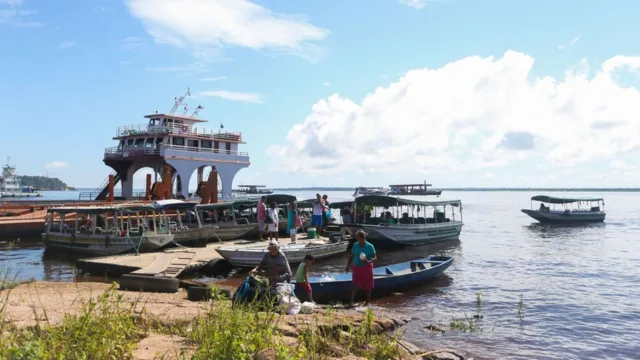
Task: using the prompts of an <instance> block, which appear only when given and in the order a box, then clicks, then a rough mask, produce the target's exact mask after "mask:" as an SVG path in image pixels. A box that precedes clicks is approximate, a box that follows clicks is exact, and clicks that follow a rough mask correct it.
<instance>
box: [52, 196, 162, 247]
mask: <svg viewBox="0 0 640 360" xmlns="http://www.w3.org/2000/svg"><path fill="white" fill-rule="evenodd" d="M141 213H142V214H141ZM161 222H162V219H161V216H160V215H159V214H158V213H157V212H156V211H155V210H154V208H153V207H150V206H146V205H141V206H139V208H133V207H127V206H106V207H105V206H91V207H59V208H49V209H48V210H47V217H46V219H45V232H44V233H42V240H43V241H44V243H45V245H46V246H47V247H48V248H57V249H62V250H67V251H72V252H79V253H85V254H91V255H96V256H107V255H115V254H121V253H125V252H131V251H135V252H143V251H155V250H159V249H161V248H163V247H165V246H167V245H169V244H171V243H172V241H173V238H174V235H173V234H171V232H170V231H169V230H168V229H167V228H166V227H162V226H158V224H160V223H161Z"/></svg>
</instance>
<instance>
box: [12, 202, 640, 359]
mask: <svg viewBox="0 0 640 360" xmlns="http://www.w3.org/2000/svg"><path fill="white" fill-rule="evenodd" d="M293 194H294V195H296V196H298V198H299V199H306V198H309V197H311V196H313V195H314V194H313V193H311V192H300V193H293ZM349 195H350V193H348V192H333V193H329V198H330V200H345V199H348V198H349ZM532 195H534V194H533V193H528V192H459V193H453V192H445V193H444V195H443V196H442V198H443V199H453V198H459V199H462V201H463V203H464V221H465V227H464V228H463V230H462V235H461V238H460V241H459V242H451V243H442V244H438V245H433V246H423V247H417V248H411V249H406V250H400V251H394V252H381V253H380V254H379V259H380V262H379V265H383V264H387V263H393V262H399V261H406V260H410V259H415V258H420V257H424V256H427V255H430V254H440V253H443V254H450V255H454V256H455V263H454V265H452V267H450V268H449V269H448V270H447V272H446V274H445V275H443V276H441V277H440V278H439V279H437V280H435V281H433V282H431V283H429V284H427V285H425V286H424V287H423V288H420V289H416V290H413V291H411V292H410V293H406V294H403V295H396V296H391V297H387V298H383V299H380V300H378V301H377V304H378V305H381V306H386V307H390V308H394V309H397V310H398V311H400V312H403V313H406V314H410V315H411V316H413V317H414V319H415V320H414V321H412V322H410V323H409V324H408V325H407V326H406V327H405V328H404V331H405V332H406V335H405V336H406V337H407V338H408V340H410V341H412V342H414V343H416V344H418V345H422V346H425V347H451V348H458V349H462V350H466V351H468V352H470V353H471V354H473V355H474V357H475V358H476V359H477V358H501V359H505V358H510V359H531V358H535V359H559V358H562V359H638V358H640V356H639V355H638V354H640V344H639V343H638V341H637V339H638V338H640V330H639V329H638V324H640V306H639V305H638V302H639V301H640V257H639V256H638V254H640V235H639V234H640V231H639V230H640V211H639V210H638V204H640V193H617V192H613V193H602V194H595V193H570V194H564V195H572V196H602V197H604V198H605V199H606V206H605V209H606V211H607V213H608V215H607V220H606V223H605V224H600V225H590V226H574V227H550V226H542V225H538V224H536V223H535V222H534V221H533V220H532V219H530V218H528V217H527V216H526V215H524V214H522V213H521V212H520V208H522V207H525V208H527V207H529V198H530V197H531V196H532ZM557 195H562V194H559V193H558V194H557ZM49 196H59V197H60V196H65V197H68V198H74V197H75V196H77V195H75V194H73V193H69V192H67V193H61V194H49ZM0 240H8V239H0ZM0 260H1V261H2V263H3V264H8V265H9V266H11V268H12V269H19V273H18V276H19V277H20V278H30V277H35V278H38V279H45V280H54V281H57V280H60V281H73V279H74V270H73V265H72V264H73V259H61V258H59V257H57V256H54V255H50V254H47V253H44V251H43V249H42V244H41V243H39V242H38V241H37V240H36V241H28V240H27V239H21V241H20V244H19V248H17V249H13V250H12V251H10V252H6V251H4V252H2V251H0ZM344 265H345V260H344V259H342V258H337V259H330V260H327V261H326V262H322V263H320V262H318V263H317V264H316V271H317V272H319V273H322V272H324V271H332V270H338V271H340V270H342V269H343V268H344ZM242 276H243V275H242V274H240V275H235V278H242ZM79 280H80V279H79ZM203 280H207V279H203ZM477 293H481V294H482V308H481V312H482V315H483V319H482V320H481V321H480V322H479V327H480V329H479V331H474V332H460V331H455V330H450V329H449V323H450V322H451V320H452V319H453V318H456V317H464V316H465V314H466V315H467V316H468V317H470V318H471V317H472V315H473V314H475V313H476V311H477V309H476V296H477V295H476V294H477ZM521 299H522V301H523V303H524V307H523V310H524V318H523V319H521V317H520V316H519V315H518V309H519V302H520V300H521ZM429 324H435V325H440V326H441V327H443V328H445V330H446V333H444V334H443V335H432V334H430V333H428V332H425V331H424V330H423V328H424V327H425V326H427V325H429Z"/></svg>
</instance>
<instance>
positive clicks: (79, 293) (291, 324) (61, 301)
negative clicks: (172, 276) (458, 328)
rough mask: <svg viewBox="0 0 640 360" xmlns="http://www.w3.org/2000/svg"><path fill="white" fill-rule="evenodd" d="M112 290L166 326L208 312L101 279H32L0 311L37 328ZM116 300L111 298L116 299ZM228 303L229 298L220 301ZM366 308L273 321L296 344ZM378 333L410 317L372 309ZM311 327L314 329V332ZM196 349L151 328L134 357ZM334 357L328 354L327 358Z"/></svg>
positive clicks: (411, 352) (415, 355) (174, 355)
mask: <svg viewBox="0 0 640 360" xmlns="http://www.w3.org/2000/svg"><path fill="white" fill-rule="evenodd" d="M109 291H113V292H114V294H115V295H116V296H112V297H113V298H117V299H118V301H121V302H123V303H128V304H131V306H132V310H133V312H134V313H135V314H136V315H138V316H144V317H145V321H148V322H157V323H160V324H165V325H170V324H176V323H185V322H189V321H195V320H197V319H198V318H199V317H202V316H204V315H205V314H207V312H208V311H210V310H211V306H212V304H211V303H210V302H193V301H189V300H187V292H186V290H184V289H180V291H179V292H177V293H174V294H163V293H141V292H132V291H120V290H114V289H113V287H112V285H111V284H104V283H60V282H41V281H38V282H31V283H25V284H20V285H18V286H16V287H15V288H13V289H9V290H3V291H0V310H2V313H1V314H0V315H2V322H3V326H5V327H7V326H8V328H9V329H24V328H31V327H35V326H44V325H45V324H46V325H49V326H57V325H59V324H61V323H62V322H63V321H64V320H65V317H68V316H80V315H81V314H82V313H83V311H86V304H87V303H89V302H90V301H95V299H97V298H99V297H101V296H103V295H104V294H105V293H108V292H109ZM114 301H115V299H114ZM219 301H228V300H219ZM363 312H364V309H350V310H345V309H327V308H323V309H318V310H316V312H315V313H314V314H299V315H282V316H280V317H279V320H278V322H277V324H276V328H277V329H278V334H277V336H278V339H279V341H282V342H283V343H284V344H286V345H287V346H295V345H297V344H298V339H299V336H301V334H302V332H303V331H305V329H306V330H308V329H309V327H310V326H311V327H313V328H314V329H321V330H322V331H327V330H330V331H333V332H337V333H340V332H342V333H344V330H343V329H346V328H347V327H349V326H358V325H359V324H360V323H361V322H362V321H363ZM373 313H374V315H375V320H374V322H375V324H373V328H374V329H375V331H376V332H378V333H380V334H382V333H392V332H394V331H396V330H398V329H400V331H401V326H402V325H404V324H406V323H407V322H408V321H410V318H409V317H407V316H404V315H402V314H398V313H394V312H389V311H386V310H384V309H373ZM314 331H315V330H314ZM389 339H390V340H389V341H390V342H393V341H395V342H397V344H398V347H399V348H401V351H402V354H404V356H402V357H401V358H402V359H458V360H461V359H465V355H464V354H462V353H460V352H456V351H453V350H447V349H444V350H437V349H418V348H416V347H415V346H413V345H412V344H410V343H407V342H405V341H403V340H399V339H398V340H394V339H393V338H392V337H391V336H389ZM192 352H194V345H193V344H192V343H191V342H190V341H189V339H187V338H185V337H183V336H176V335H169V334H162V333H154V332H150V333H148V334H146V336H145V337H144V338H143V339H142V340H141V341H140V342H139V343H138V344H137V347H136V349H135V351H134V352H133V359H139V360H146V359H149V360H150V359H157V358H163V359H180V358H183V357H185V356H186V358H189V354H190V353H192ZM333 353H334V354H335V353H341V355H344V356H341V357H337V358H336V357H333V358H334V359H341V358H344V359H358V357H354V355H353V354H350V353H347V352H346V351H345V350H344V349H335V351H334V352H333ZM255 358H256V359H276V357H275V354H271V353H270V352H269V351H263V352H261V353H260V354H256V357H255ZM328 358H332V357H328Z"/></svg>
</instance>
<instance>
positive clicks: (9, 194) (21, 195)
mask: <svg viewBox="0 0 640 360" xmlns="http://www.w3.org/2000/svg"><path fill="white" fill-rule="evenodd" d="M35 197H42V194H41V193H22V192H0V198H35Z"/></svg>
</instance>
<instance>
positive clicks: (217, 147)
mask: <svg viewBox="0 0 640 360" xmlns="http://www.w3.org/2000/svg"><path fill="white" fill-rule="evenodd" d="M213 148H214V149H216V150H218V149H220V142H219V141H214V142H213Z"/></svg>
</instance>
